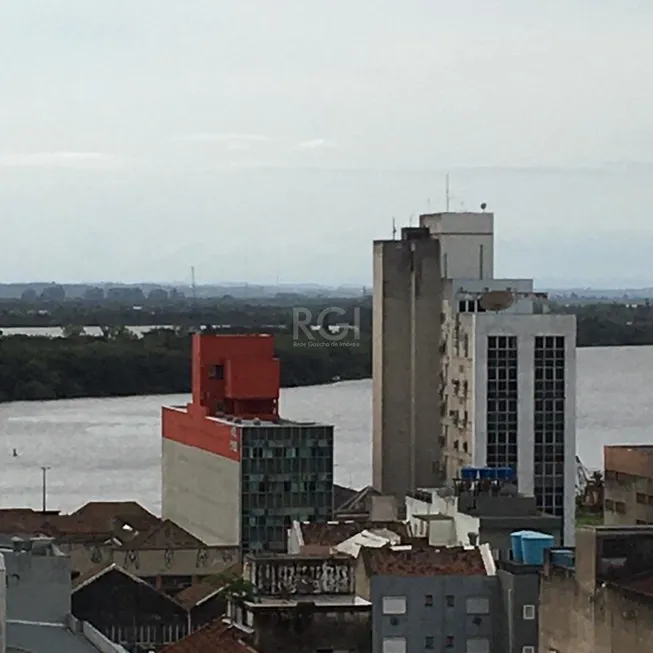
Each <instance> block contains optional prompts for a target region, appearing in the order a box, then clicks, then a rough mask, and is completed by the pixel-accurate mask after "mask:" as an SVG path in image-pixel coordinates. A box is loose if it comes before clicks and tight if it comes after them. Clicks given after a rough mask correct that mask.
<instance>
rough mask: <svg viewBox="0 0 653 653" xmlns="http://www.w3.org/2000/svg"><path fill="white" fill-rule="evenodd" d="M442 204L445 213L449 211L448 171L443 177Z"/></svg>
mask: <svg viewBox="0 0 653 653" xmlns="http://www.w3.org/2000/svg"><path fill="white" fill-rule="evenodd" d="M444 204H445V207H446V211H447V213H449V206H450V204H451V193H450V192H449V173H448V172H447V174H446V175H445V177H444Z"/></svg>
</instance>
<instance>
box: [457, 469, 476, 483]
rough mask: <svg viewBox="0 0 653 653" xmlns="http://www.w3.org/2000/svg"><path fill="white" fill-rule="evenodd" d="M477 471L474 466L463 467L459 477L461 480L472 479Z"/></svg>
mask: <svg viewBox="0 0 653 653" xmlns="http://www.w3.org/2000/svg"><path fill="white" fill-rule="evenodd" d="M477 472H478V470H477V469H476V467H463V468H462V469H461V470H460V478H461V479H462V480H463V481H473V480H475V479H476V476H477Z"/></svg>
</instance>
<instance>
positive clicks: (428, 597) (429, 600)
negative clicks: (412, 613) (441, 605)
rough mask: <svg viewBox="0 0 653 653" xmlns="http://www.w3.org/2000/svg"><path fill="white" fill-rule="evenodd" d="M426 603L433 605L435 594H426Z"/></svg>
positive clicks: (429, 605) (428, 605)
mask: <svg viewBox="0 0 653 653" xmlns="http://www.w3.org/2000/svg"><path fill="white" fill-rule="evenodd" d="M424 605H426V606H427V607H431V606H432V605H433V594H426V596H424Z"/></svg>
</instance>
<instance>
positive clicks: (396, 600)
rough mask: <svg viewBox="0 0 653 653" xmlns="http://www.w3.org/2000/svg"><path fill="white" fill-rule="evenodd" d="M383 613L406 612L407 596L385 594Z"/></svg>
mask: <svg viewBox="0 0 653 653" xmlns="http://www.w3.org/2000/svg"><path fill="white" fill-rule="evenodd" d="M383 614H406V597H405V596H384V597H383Z"/></svg>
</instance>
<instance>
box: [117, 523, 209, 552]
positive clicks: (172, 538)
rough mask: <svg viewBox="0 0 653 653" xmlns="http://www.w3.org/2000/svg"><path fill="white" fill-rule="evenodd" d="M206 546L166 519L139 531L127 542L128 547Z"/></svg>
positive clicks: (180, 547) (176, 547)
mask: <svg viewBox="0 0 653 653" xmlns="http://www.w3.org/2000/svg"><path fill="white" fill-rule="evenodd" d="M200 546H206V545H205V544H204V542H202V540H200V539H198V538H196V537H195V536H194V535H191V534H190V533H189V532H188V531H187V530H184V529H183V528H182V527H181V526H178V525H177V524H175V523H174V522H171V521H170V520H169V519H166V520H164V521H162V522H159V523H158V524H156V525H154V526H152V528H150V529H149V530H147V531H145V532H143V533H139V534H138V535H137V536H136V537H135V538H134V539H133V540H130V542H129V548H130V549H157V548H159V549H183V548H185V547H187V548H196V547H200Z"/></svg>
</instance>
